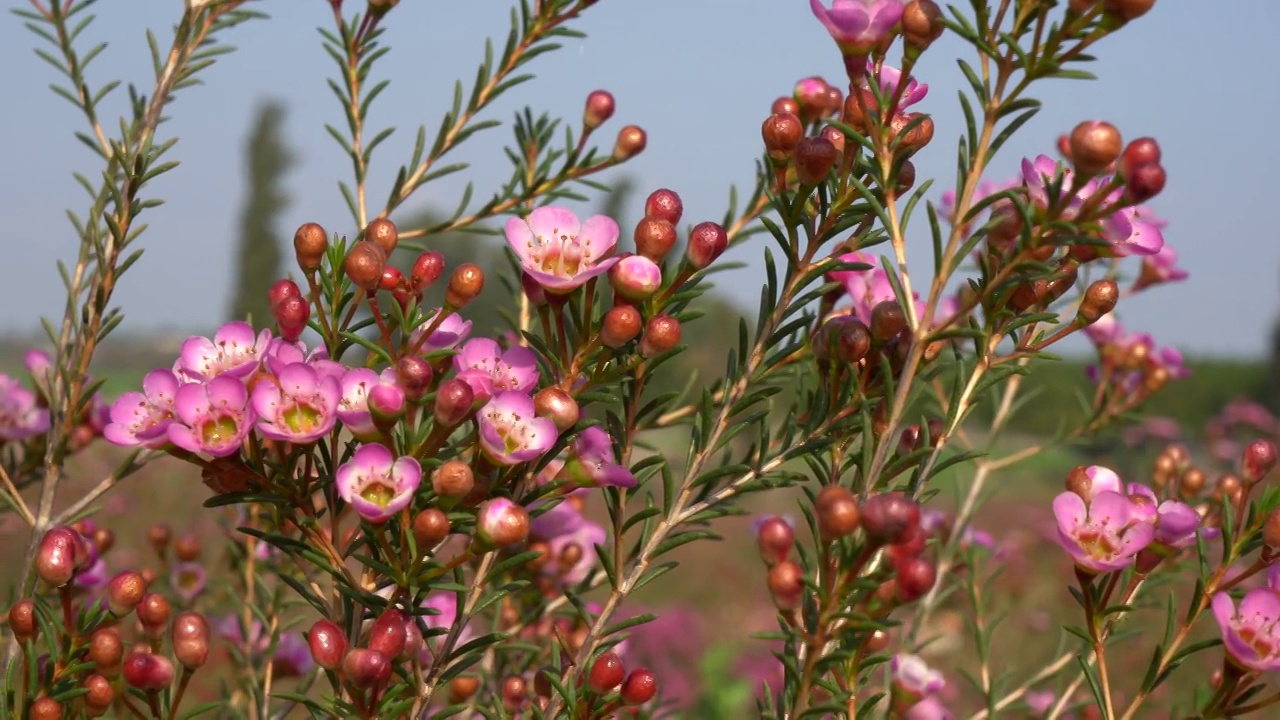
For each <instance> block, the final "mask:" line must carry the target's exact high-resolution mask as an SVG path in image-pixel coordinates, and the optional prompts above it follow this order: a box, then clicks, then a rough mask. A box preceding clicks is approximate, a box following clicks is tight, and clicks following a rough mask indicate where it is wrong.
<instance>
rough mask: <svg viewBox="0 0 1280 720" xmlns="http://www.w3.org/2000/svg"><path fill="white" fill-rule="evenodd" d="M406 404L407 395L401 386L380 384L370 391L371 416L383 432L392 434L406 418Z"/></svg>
mask: <svg viewBox="0 0 1280 720" xmlns="http://www.w3.org/2000/svg"><path fill="white" fill-rule="evenodd" d="M405 403H406V398H405V393H404V390H401V389H400V386H399V385H388V384H385V383H379V384H377V385H374V386H373V387H372V388H371V389H370V390H369V396H368V404H369V415H370V417H372V418H373V424H374V425H375V426H377V428H378V429H379V430H381V431H383V432H390V431H391V428H393V427H395V426H396V423H398V422H400V418H402V417H404V412H405Z"/></svg>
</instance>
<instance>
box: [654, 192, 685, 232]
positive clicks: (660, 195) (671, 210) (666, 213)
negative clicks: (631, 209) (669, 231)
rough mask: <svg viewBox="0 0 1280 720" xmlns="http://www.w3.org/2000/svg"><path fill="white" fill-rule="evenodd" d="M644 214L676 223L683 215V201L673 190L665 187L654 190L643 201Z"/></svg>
mask: <svg viewBox="0 0 1280 720" xmlns="http://www.w3.org/2000/svg"><path fill="white" fill-rule="evenodd" d="M644 215H645V217H651V218H658V219H659V220H666V221H667V222H669V223H671V224H672V225H676V224H678V223H679V222H680V218H681V217H683V216H684V202H683V201H682V200H681V199H680V196H679V195H678V194H676V191H675V190H668V189H666V188H661V189H659V190H654V191H653V192H651V193H649V197H648V198H647V199H646V200H645V201H644Z"/></svg>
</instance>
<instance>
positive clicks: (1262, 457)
mask: <svg viewBox="0 0 1280 720" xmlns="http://www.w3.org/2000/svg"><path fill="white" fill-rule="evenodd" d="M1240 466H1241V468H1242V469H1243V471H1244V479H1245V481H1246V482H1248V483H1250V484H1252V483H1256V482H1258V481H1259V480H1262V478H1264V477H1266V476H1267V473H1269V472H1271V470H1272V468H1274V467H1275V466H1276V446H1275V444H1274V443H1272V442H1271V441H1270V440H1254V441H1253V442H1251V443H1249V445H1248V447H1246V448H1245V449H1244V453H1243V454H1242V455H1241V458H1240Z"/></svg>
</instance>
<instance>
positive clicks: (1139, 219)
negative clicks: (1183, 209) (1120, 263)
mask: <svg viewBox="0 0 1280 720" xmlns="http://www.w3.org/2000/svg"><path fill="white" fill-rule="evenodd" d="M1121 195H1122V193H1120V191H1116V193H1113V194H1112V196H1111V198H1108V202H1109V203H1110V202H1112V201H1113V200H1119V199H1120V197H1121ZM1116 217H1119V218H1121V219H1122V220H1123V223H1118V222H1117V221H1116V220H1115V219H1114V218H1116ZM1108 222H1110V223H1115V224H1114V225H1113V226H1112V227H1113V228H1114V230H1115V235H1114V236H1108V238H1107V239H1108V240H1111V242H1112V244H1113V245H1114V246H1115V250H1116V254H1117V255H1121V256H1124V255H1145V256H1155V255H1158V254H1160V252H1161V250H1163V249H1164V233H1163V232H1161V230H1162V229H1163V228H1164V227H1165V226H1166V225H1168V224H1169V223H1168V221H1166V220H1164V219H1163V218H1160V217H1157V216H1156V215H1155V214H1154V213H1152V212H1151V208H1148V207H1147V206H1145V205H1136V206H1134V207H1126V208H1121V209H1120V210H1118V211H1116V212H1115V213H1114V214H1113V215H1112V217H1111V218H1108ZM1166 262H1168V260H1167V259H1166ZM1176 262H1177V253H1174V256H1173V263H1176ZM1179 272H1181V271H1179ZM1183 277H1186V273H1185V272H1183Z"/></svg>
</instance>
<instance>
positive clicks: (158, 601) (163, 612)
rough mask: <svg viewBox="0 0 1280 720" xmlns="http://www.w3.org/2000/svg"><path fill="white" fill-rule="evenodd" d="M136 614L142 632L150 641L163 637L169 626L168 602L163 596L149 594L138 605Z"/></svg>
mask: <svg viewBox="0 0 1280 720" xmlns="http://www.w3.org/2000/svg"><path fill="white" fill-rule="evenodd" d="M136 612H137V613H138V622H139V623H141V624H142V630H143V632H145V633H146V634H147V637H150V638H152V639H156V638H161V637H164V632H165V630H166V629H167V628H168V626H169V613H170V612H171V610H170V607H169V601H168V600H166V599H165V597H164V596H163V595H157V594H155V593H149V594H147V595H146V596H144V597H143V598H142V602H140V603H138V607H137V610H136Z"/></svg>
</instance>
